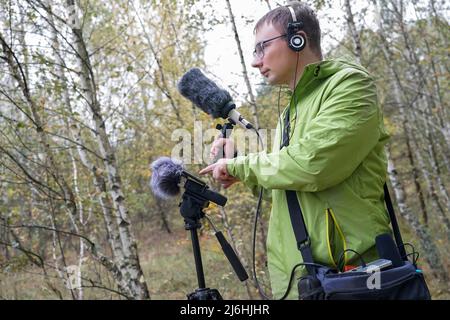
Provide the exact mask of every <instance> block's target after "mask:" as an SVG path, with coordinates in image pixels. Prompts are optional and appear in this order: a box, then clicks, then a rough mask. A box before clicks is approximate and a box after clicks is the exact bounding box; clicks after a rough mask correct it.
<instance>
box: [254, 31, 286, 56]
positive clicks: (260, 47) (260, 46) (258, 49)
mask: <svg viewBox="0 0 450 320" xmlns="http://www.w3.org/2000/svg"><path fill="white" fill-rule="evenodd" d="M285 36H286V33H285V34H282V35H280V36H277V37H275V38H270V39H267V40H264V41H261V42H258V43H257V44H256V46H255V50H254V51H253V57H255V58H258V59H261V58H262V57H264V45H265V44H266V43H268V42H270V41H272V40H275V39H278V38H281V37H285Z"/></svg>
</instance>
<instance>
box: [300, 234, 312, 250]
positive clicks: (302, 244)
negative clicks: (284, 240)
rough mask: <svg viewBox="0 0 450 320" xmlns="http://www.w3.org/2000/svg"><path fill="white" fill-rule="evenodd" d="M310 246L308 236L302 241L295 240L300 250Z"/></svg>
mask: <svg viewBox="0 0 450 320" xmlns="http://www.w3.org/2000/svg"><path fill="white" fill-rule="evenodd" d="M310 246H311V239H310V238H309V236H308V237H307V238H306V240H304V241H302V242H297V248H298V250H300V251H302V250H303V249H305V248H307V247H310Z"/></svg>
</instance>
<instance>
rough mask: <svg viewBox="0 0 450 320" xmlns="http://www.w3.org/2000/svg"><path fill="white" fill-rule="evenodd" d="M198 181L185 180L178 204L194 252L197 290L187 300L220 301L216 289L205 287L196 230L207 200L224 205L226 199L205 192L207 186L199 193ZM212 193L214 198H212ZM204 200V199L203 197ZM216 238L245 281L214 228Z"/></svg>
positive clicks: (241, 278) (235, 261) (235, 258)
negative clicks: (183, 190)
mask: <svg viewBox="0 0 450 320" xmlns="http://www.w3.org/2000/svg"><path fill="white" fill-rule="evenodd" d="M198 181H199V180H197V179H196V180H195V181H192V180H187V181H186V184H185V188H186V191H185V192H184V194H183V197H182V202H181V203H180V213H181V215H182V216H183V218H184V222H185V225H184V227H185V229H186V230H189V231H190V232H191V240H192V249H193V251H194V259H195V268H196V271H197V281H198V289H196V290H195V291H194V292H192V293H190V294H188V295H187V298H188V300H222V296H221V295H220V293H219V291H218V290H217V289H210V288H207V287H206V284H205V275H204V273H203V265H202V256H201V251H200V243H199V241H198V234H197V229H199V228H200V227H201V223H200V219H202V218H203V217H204V216H205V213H204V212H203V209H204V208H206V207H207V206H208V205H209V200H210V199H211V198H213V199H214V200H216V201H214V202H215V203H218V204H219V205H225V202H226V198H225V197H223V196H222V195H220V194H218V193H214V192H213V191H211V190H207V186H206V185H203V192H200V191H201V189H199V188H198V187H199V185H198ZM212 193H213V194H214V196H213V197H212V196H211V195H212ZM204 195H206V198H207V199H205V196H204ZM213 227H214V226H213ZM214 230H215V231H216V237H217V239H218V241H219V243H220V245H221V246H222V250H223V252H224V253H225V255H226V257H227V258H228V260H229V261H230V264H231V265H232V267H233V268H234V271H235V272H236V274H237V275H238V277H239V279H240V280H241V281H244V280H247V279H248V275H247V272H246V271H245V269H244V267H243V266H242V264H241V262H240V261H239V259H238V257H237V255H236V254H235V252H234V251H233V249H232V247H231V246H230V244H229V243H228V242H227V241H226V239H225V237H224V236H223V234H222V233H221V232H220V231H219V232H217V230H216V229H215V228H214Z"/></svg>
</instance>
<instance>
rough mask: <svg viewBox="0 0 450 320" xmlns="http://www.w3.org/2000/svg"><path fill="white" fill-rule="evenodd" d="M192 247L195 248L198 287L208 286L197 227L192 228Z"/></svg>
mask: <svg viewBox="0 0 450 320" xmlns="http://www.w3.org/2000/svg"><path fill="white" fill-rule="evenodd" d="M191 239H192V249H193V250H194V259H195V268H196V270H197V280H198V287H199V288H200V289H203V288H206V285H205V275H204V273H203V265H202V255H201V252H200V244H199V241H198V235H197V229H191Z"/></svg>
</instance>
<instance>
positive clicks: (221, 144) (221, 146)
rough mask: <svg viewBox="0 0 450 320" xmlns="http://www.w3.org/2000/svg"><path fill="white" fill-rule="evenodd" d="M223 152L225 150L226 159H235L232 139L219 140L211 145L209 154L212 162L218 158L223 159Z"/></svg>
mask: <svg viewBox="0 0 450 320" xmlns="http://www.w3.org/2000/svg"><path fill="white" fill-rule="evenodd" d="M223 150H225V158H227V159H232V158H234V152H235V150H234V143H233V140H232V139H225V138H217V139H216V140H214V142H213V143H212V144H211V151H210V152H209V158H210V159H211V160H214V159H217V157H219V158H222V157H223Z"/></svg>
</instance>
